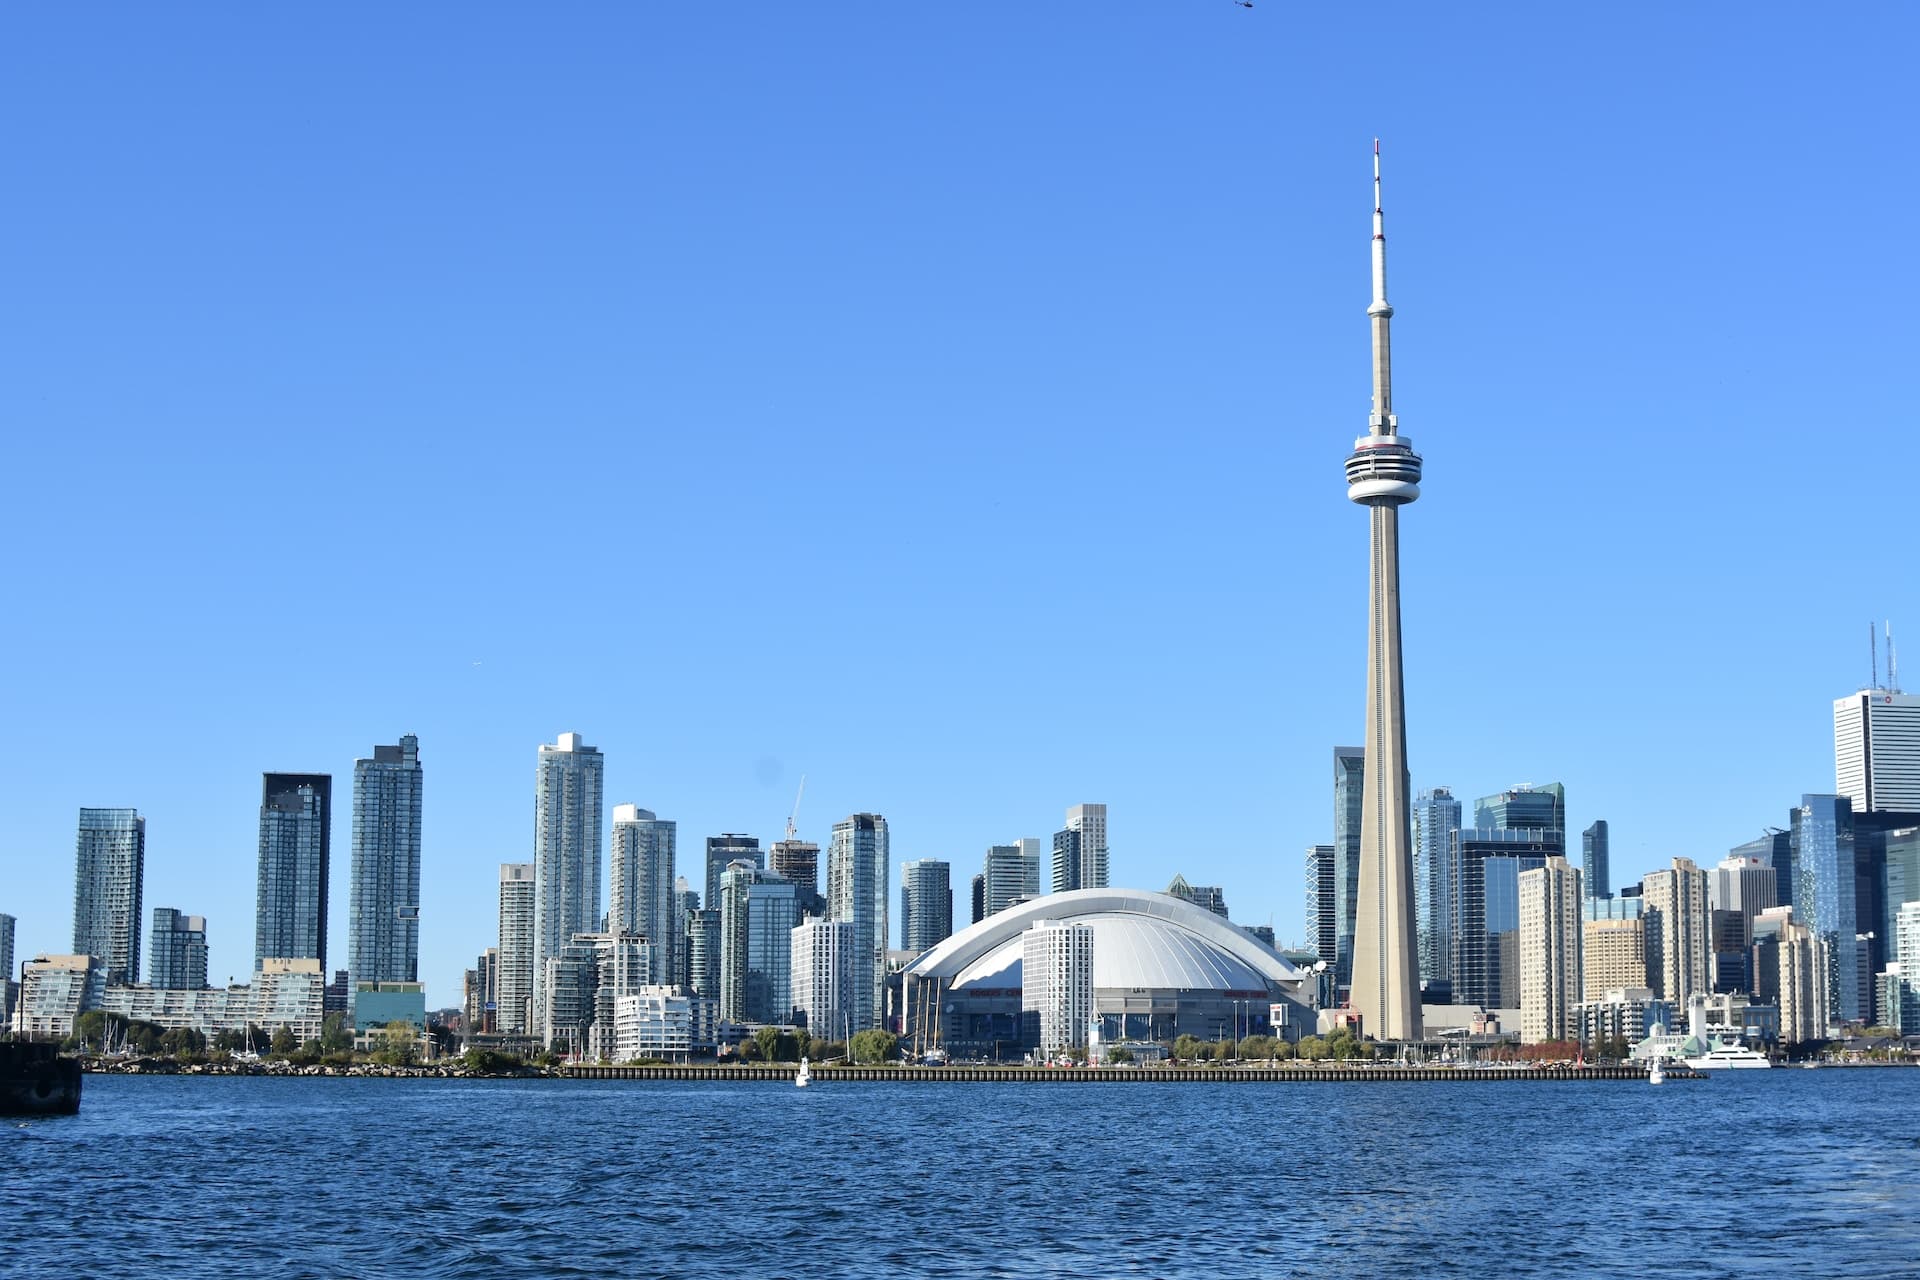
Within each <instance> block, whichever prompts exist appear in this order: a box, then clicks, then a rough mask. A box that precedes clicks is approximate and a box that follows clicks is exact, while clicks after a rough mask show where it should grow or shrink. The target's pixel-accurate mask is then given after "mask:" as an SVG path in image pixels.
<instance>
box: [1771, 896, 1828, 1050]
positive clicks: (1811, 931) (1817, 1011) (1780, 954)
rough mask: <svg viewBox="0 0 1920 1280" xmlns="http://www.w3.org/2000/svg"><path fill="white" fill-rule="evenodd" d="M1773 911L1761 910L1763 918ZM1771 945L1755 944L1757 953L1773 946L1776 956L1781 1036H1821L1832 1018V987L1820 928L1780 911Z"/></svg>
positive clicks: (1795, 1039)
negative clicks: (1830, 996)
mask: <svg viewBox="0 0 1920 1280" xmlns="http://www.w3.org/2000/svg"><path fill="white" fill-rule="evenodd" d="M1772 914H1773V913H1772V912H1762V913H1761V914H1760V916H1759V917H1758V918H1757V919H1758V920H1765V919H1766V917H1767V916H1769V915H1772ZM1772 942H1773V945H1772V947H1771V948H1762V947H1758V946H1756V947H1755V949H1754V951H1755V954H1756V956H1757V955H1760V954H1761V953H1762V951H1763V950H1768V949H1770V950H1772V951H1773V953H1774V958H1775V966H1776V967H1775V972H1776V974H1777V977H1776V978H1775V979H1774V980H1773V987H1774V994H1775V998H1776V999H1778V1001H1779V1002H1780V1039H1781V1041H1782V1042H1784V1043H1786V1044H1799V1043H1800V1042H1802V1041H1805V1040H1824V1039H1826V1037H1827V1029H1828V1027H1829V1025H1830V1024H1831V1023H1832V1021H1833V1019H1834V1016H1835V1015H1834V1011H1833V1008H1832V1006H1831V1005H1830V1004H1829V1002H1828V994H1829V992H1830V991H1831V990H1832V987H1833V984H1832V978H1833V957H1832V955H1831V954H1830V953H1829V950H1828V947H1827V943H1826V940H1825V939H1824V938H1822V937H1821V935H1820V931H1819V930H1818V929H1815V928H1813V927H1811V926H1809V925H1803V924H1801V923H1800V922H1799V921H1797V920H1795V919H1793V918H1792V916H1791V915H1790V914H1787V913H1785V912H1782V913H1781V918H1780V919H1779V920H1778V922H1777V923H1776V924H1775V926H1774V937H1773V940H1772Z"/></svg>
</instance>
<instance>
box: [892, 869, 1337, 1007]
mask: <svg viewBox="0 0 1920 1280" xmlns="http://www.w3.org/2000/svg"><path fill="white" fill-rule="evenodd" d="M1042 921H1057V922H1067V921H1073V922H1077V923H1084V924H1089V925H1092V926H1093V985H1094V987H1095V988H1097V989H1102V990H1114V989H1127V988H1143V989H1157V990H1181V991H1263V990H1267V989H1268V988H1270V987H1272V986H1274V985H1281V986H1289V987H1290V986H1293V985H1295V984H1297V983H1299V982H1301V981H1302V980H1304V979H1305V977H1306V975H1305V974H1304V973H1303V972H1301V971H1300V970H1299V969H1297V968H1296V967H1294V966H1293V965H1292V964H1289V963H1288V962H1287V961H1286V960H1284V959H1282V958H1281V957H1280V955H1279V954H1278V953H1277V952H1275V951H1274V950H1273V949H1272V948H1270V947H1268V946H1267V945H1266V944H1265V943H1263V942H1261V941H1260V940H1259V939H1258V938H1255V937H1254V936H1253V935H1252V934H1250V933H1248V932H1247V931H1246V930H1244V929H1241V928H1239V927H1238V926H1236V925H1232V924H1229V923H1227V921H1225V920H1223V919H1222V918H1221V917H1219V916H1217V915H1215V914H1214V913H1213V912H1211V911H1208V910H1206V909H1205V908H1204V907H1196V906H1194V905H1193V904H1192V903H1191V902H1187V901H1185V900H1184V899H1181V898H1175V897H1170V896H1168V895H1167V894H1164V893H1147V892H1145V891H1143V890H1138V889H1078V890H1075V891H1074V892H1072V893H1050V894H1044V895H1042V896H1040V897H1038V898H1030V899H1028V900H1027V901H1025V902H1021V903H1017V904H1015V905H1014V906H1011V907H1008V908H1007V909H1006V910H1005V911H1002V912H1001V913H1000V914H999V915H996V916H989V917H988V918H987V919H985V920H982V921H980V923H978V924H975V925H972V926H970V927H968V928H966V929H963V930H961V931H960V932H959V933H956V934H954V935H953V936H952V937H951V938H948V939H947V940H946V941H945V942H942V943H941V944H940V945H939V946H937V947H935V948H934V949H933V950H931V951H929V952H927V953H926V954H925V955H923V956H921V957H920V958H919V959H918V960H915V961H914V962H913V963H912V964H911V965H909V966H907V973H908V974H909V975H911V976H913V977H915V978H939V979H940V981H941V984H942V985H944V986H946V987H948V988H949V989H956V988H958V989H964V988H967V987H981V988H995V989H1002V988H1014V987H1018V986H1020V985H1021V973H1020V951H1021V943H1020V939H1021V936H1022V935H1023V934H1025V933H1026V931H1027V930H1028V929H1030V928H1032V927H1033V926H1034V925H1035V924H1038V923H1040V922H1042Z"/></svg>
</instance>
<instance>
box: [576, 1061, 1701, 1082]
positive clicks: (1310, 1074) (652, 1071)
mask: <svg viewBox="0 0 1920 1280" xmlns="http://www.w3.org/2000/svg"><path fill="white" fill-rule="evenodd" d="M796 1070H797V1068H796V1067H795V1065H794V1064H792V1063H777V1064H771V1065H755V1066H738V1067H709V1066H628V1067H602V1066H588V1065H584V1064H580V1065H568V1066H563V1067H561V1068H559V1069H558V1074H559V1075H562V1076H564V1077H566V1078H568V1079H573V1080H701V1081H706V1082H708V1083H739V1084H753V1083H771V1082H780V1083H788V1084H791V1083H792V1081H793V1077H794V1072H795V1071H796ZM810 1070H811V1072H812V1075H813V1078H814V1080H815V1081H817V1082H819V1083H821V1084H829V1083H837V1082H839V1081H843V1080H858V1081H868V1080H874V1081H882V1080H884V1081H898V1082H902V1083H908V1082H911V1083H926V1084H989V1083H992V1084H1332V1083H1356V1082H1357V1083H1365V1084H1387V1083H1395V1082H1407V1081H1421V1082H1433V1083H1447V1084H1489V1083H1495V1082H1501V1083H1507V1082H1521V1081H1529V1082H1534V1083H1543V1082H1546V1081H1554V1080H1634V1081H1639V1082H1640V1083H1642V1084H1644V1083H1646V1079H1647V1073H1646V1071H1645V1070H1644V1069H1642V1068H1637V1067H1398V1066H1380V1067H1220V1068H1212V1069H1201V1070H1193V1069H1186V1068H1179V1067H1075V1068H1065V1067H1062V1068H1053V1069H1048V1068H1044V1067H911V1066H897V1067H812V1068H810ZM1705 1078H1706V1077H1705V1075H1704V1074H1702V1073H1699V1072H1694V1071H1689V1070H1688V1069H1686V1068H1685V1067H1672V1066H1670V1067H1668V1068H1667V1079H1669V1080H1694V1079H1705Z"/></svg>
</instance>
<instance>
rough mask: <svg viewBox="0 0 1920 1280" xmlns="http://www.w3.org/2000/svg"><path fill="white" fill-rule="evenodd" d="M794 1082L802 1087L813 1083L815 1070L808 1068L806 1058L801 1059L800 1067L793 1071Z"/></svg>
mask: <svg viewBox="0 0 1920 1280" xmlns="http://www.w3.org/2000/svg"><path fill="white" fill-rule="evenodd" d="M793 1083H794V1084H795V1085H796V1086H798V1087H799V1088H802V1089H804V1088H806V1087H807V1086H808V1085H810V1084H812V1083H813V1072H812V1071H810V1070H808V1068H807V1060H806V1059H805V1058H802V1059H800V1069H799V1070H798V1071H796V1072H794V1073H793Z"/></svg>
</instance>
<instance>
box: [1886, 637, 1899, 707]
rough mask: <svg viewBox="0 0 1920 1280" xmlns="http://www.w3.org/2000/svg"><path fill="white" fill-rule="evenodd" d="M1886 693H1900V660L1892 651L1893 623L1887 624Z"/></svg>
mask: <svg viewBox="0 0 1920 1280" xmlns="http://www.w3.org/2000/svg"><path fill="white" fill-rule="evenodd" d="M1887 692H1888V693H1898V692H1900V659H1899V658H1898V657H1897V656H1895V654H1894V651H1893V622H1892V621H1891V620H1889V621H1888V622H1887Z"/></svg>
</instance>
